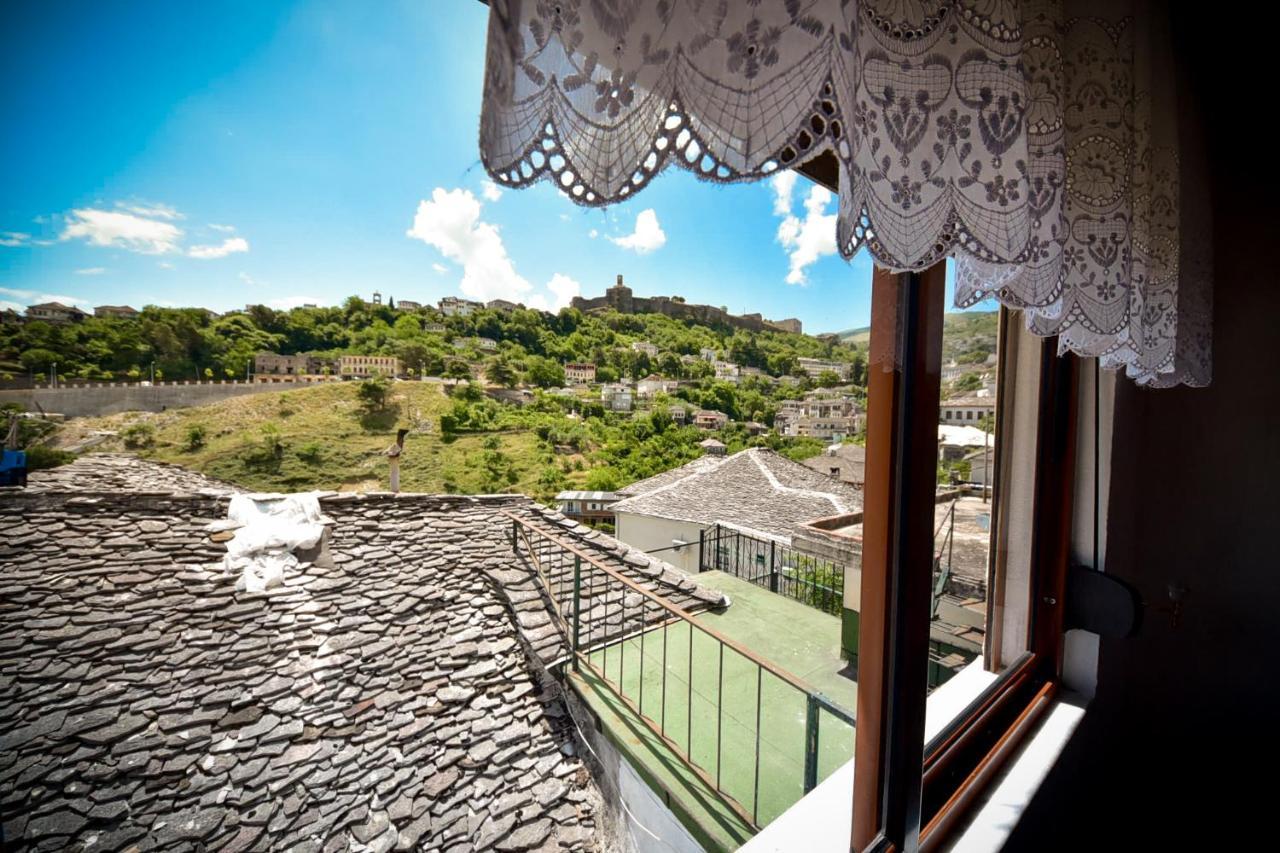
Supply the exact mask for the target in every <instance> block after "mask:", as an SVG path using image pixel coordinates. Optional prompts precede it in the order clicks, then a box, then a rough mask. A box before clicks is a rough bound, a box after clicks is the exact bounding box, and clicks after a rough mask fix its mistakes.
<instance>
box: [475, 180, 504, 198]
mask: <svg viewBox="0 0 1280 853" xmlns="http://www.w3.org/2000/svg"><path fill="white" fill-rule="evenodd" d="M480 195H482V196H484V200H485V201H497V200H498V199H500V198H502V188H501V187H499V186H498V185H497V184H495V183H494V182H493V181H481V182H480Z"/></svg>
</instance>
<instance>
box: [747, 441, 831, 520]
mask: <svg viewBox="0 0 1280 853" xmlns="http://www.w3.org/2000/svg"><path fill="white" fill-rule="evenodd" d="M750 449H751V450H761V449H763V448H758V447H752V448H750ZM773 455H775V456H777V457H778V458H779V459H786V457H785V456H782V455H781V454H777V453H775V454H773ZM750 458H751V461H752V462H754V463H756V467H757V468H759V469H760V473H762V474H764V476H765V479H766V480H768V481H769V485H770V486H772V487H773V490H774V491H775V492H790V493H792V494H795V495H804V496H806V497H811V498H815V499H822V500H825V501H827V502H828V503H830V504H831V505H832V506H834V507H835V508H836V509H837V510H839V511H840V512H848V511H849V509H848V507H846V506H845V505H844V502H843V501H840V500H837V497H836V495H835V494H834V493H832V492H819V491H817V490H816V489H797V488H795V487H794V486H784V485H783V484H782V482H781V481H780V480H779V479H778V477H777V475H775V474H774V473H773V472H772V471H770V470H769V468H768V467H767V466H766V465H765V464H764V463H763V462H761V461H760V459H759V456H758V455H757V454H755V453H752V454H751V456H750ZM787 461H788V462H790V461H791V460H790V459H787ZM796 464H799V463H796ZM805 470H806V471H807V470H809V469H808V468H807V467H806V468H805Z"/></svg>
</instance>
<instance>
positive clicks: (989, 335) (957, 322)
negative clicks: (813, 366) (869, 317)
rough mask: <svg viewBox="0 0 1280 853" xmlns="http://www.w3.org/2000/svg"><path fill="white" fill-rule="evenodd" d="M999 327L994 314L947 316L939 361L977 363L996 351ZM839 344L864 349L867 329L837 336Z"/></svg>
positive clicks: (866, 343) (997, 318)
mask: <svg viewBox="0 0 1280 853" xmlns="http://www.w3.org/2000/svg"><path fill="white" fill-rule="evenodd" d="M999 325H1000V312H998V311H956V312H952V313H950V314H947V315H946V317H945V318H944V319H943V323H942V361H943V363H944V364H945V363H947V362H949V361H952V360H953V359H954V360H955V361H956V363H957V364H981V363H982V361H983V360H984V359H986V357H987V356H988V355H990V354H991V353H993V352H995V351H996V336H997V332H998V329H999ZM839 338H840V341H841V343H844V344H847V345H851V346H861V347H866V346H867V345H868V344H869V343H870V342H871V327H870V326H863V327H862V328H859V329H849V330H847V331H844V332H840V333H839Z"/></svg>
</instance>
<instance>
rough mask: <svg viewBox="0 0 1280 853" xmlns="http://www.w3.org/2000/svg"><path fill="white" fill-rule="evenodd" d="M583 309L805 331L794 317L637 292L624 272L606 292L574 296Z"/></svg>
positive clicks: (751, 328)
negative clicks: (781, 317)
mask: <svg viewBox="0 0 1280 853" xmlns="http://www.w3.org/2000/svg"><path fill="white" fill-rule="evenodd" d="M571 304H572V306H573V307H574V308H577V309H578V310H579V311H599V310H603V309H605V308H612V309H614V310H615V311H617V312H619V313H621V314H665V315H666V316H668V317H676V318H678V319H681V320H683V319H686V318H687V319H691V320H696V321H698V322H699V323H706V324H708V325H714V324H716V323H723V324H724V325H726V326H734V327H736V328H739V329H747V330H749V331H752V332H762V331H770V332H792V333H794V334H797V335H798V334H801V326H800V321H799V320H797V319H795V318H794V317H791V318H788V319H786V320H766V319H764V317H762V316H761V315H759V314H730V313H729V312H728V311H725V310H724V309H723V308H716V307H714V306H711V305H690V304H688V303H687V302H685V301H684V299H682V298H681V297H679V296H635V295H633V294H632V292H631V288H629V287H627V286H626V285H625V284H623V283H622V275H621V274H619V275H618V283H617V284H615V285H614V286H613V287H611V288H609V289H608V290H606V291H605V292H604V296H596V297H594V298H592V299H584V298H583V297H581V296H575V297H573V302H572V303H571Z"/></svg>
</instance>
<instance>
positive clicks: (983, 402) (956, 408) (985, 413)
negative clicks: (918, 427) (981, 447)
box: [938, 396, 996, 426]
mask: <svg viewBox="0 0 1280 853" xmlns="http://www.w3.org/2000/svg"><path fill="white" fill-rule="evenodd" d="M995 411H996V399H995V397H990V396H988V397H956V398H953V399H950V400H944V401H943V402H942V403H941V405H940V406H939V418H938V419H939V420H940V421H941V422H942V423H944V424H956V425H958V426H973V425H974V424H975V423H977V422H978V421H980V420H982V419H983V418H985V417H989V416H991V415H994V414H995Z"/></svg>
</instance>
